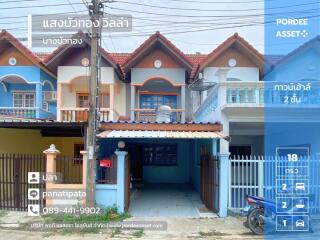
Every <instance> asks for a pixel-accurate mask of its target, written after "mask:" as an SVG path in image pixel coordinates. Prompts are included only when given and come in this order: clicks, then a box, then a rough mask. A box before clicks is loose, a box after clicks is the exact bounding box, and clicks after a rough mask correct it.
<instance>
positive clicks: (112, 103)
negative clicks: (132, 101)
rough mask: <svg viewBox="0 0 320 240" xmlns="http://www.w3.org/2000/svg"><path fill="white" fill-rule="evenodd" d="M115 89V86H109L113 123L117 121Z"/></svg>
mask: <svg viewBox="0 0 320 240" xmlns="http://www.w3.org/2000/svg"><path fill="white" fill-rule="evenodd" d="M114 88H115V87H114V84H110V85H109V91H110V109H111V112H110V120H111V121H114V120H115V119H114V116H115V114H114V110H115V107H114V101H115V99H114V97H115V96H114V95H115V94H114V91H115V89H114Z"/></svg>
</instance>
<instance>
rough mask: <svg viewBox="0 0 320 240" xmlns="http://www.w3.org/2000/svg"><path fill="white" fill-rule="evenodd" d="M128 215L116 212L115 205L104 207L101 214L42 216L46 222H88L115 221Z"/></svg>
mask: <svg viewBox="0 0 320 240" xmlns="http://www.w3.org/2000/svg"><path fill="white" fill-rule="evenodd" d="M128 217H130V215H129V214H127V213H121V214H120V213H118V212H117V208H116V207H110V208H106V209H105V210H104V212H103V213H102V214H91V215H90V214H88V215H73V214H53V215H46V216H43V218H44V220H45V221H46V222H49V223H50V222H59V223H90V222H103V223H107V222H116V221H122V220H124V219H126V218H128Z"/></svg>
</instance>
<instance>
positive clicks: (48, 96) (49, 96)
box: [44, 92, 57, 101]
mask: <svg viewBox="0 0 320 240" xmlns="http://www.w3.org/2000/svg"><path fill="white" fill-rule="evenodd" d="M44 100H45V101H56V100H57V92H44Z"/></svg>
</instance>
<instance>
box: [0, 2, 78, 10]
mask: <svg viewBox="0 0 320 240" xmlns="http://www.w3.org/2000/svg"><path fill="white" fill-rule="evenodd" d="M73 4H76V5H79V4H81V5H82V3H73ZM68 5H69V3H60V4H47V5H32V6H15V7H3V8H2V7H1V8H0V10H8V9H12V8H15V9H16V8H19V9H25V8H43V7H61V6H68Z"/></svg>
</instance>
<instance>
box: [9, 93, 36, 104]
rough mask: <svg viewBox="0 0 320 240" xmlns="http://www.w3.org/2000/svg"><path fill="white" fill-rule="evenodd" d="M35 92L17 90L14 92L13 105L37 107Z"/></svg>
mask: <svg viewBox="0 0 320 240" xmlns="http://www.w3.org/2000/svg"><path fill="white" fill-rule="evenodd" d="M35 105H36V103H35V93H33V92H15V93H13V106H14V107H20V108H23V107H26V108H33V107H35Z"/></svg>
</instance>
